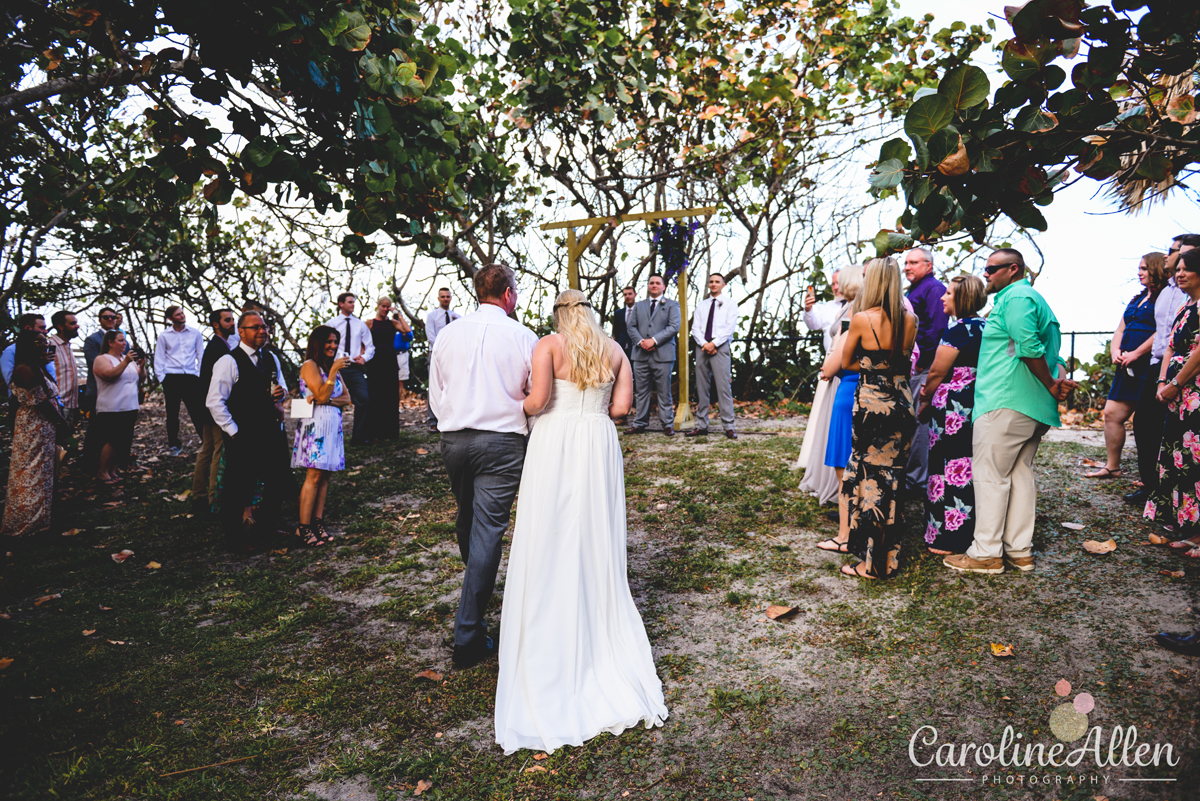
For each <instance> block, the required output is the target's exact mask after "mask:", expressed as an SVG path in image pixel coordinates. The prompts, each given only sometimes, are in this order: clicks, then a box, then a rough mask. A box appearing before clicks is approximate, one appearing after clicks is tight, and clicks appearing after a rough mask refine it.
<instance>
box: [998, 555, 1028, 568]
mask: <svg viewBox="0 0 1200 801" xmlns="http://www.w3.org/2000/svg"><path fill="white" fill-rule="evenodd" d="M1004 564H1005V565H1007V566H1008V567H1014V568H1016V569H1017V570H1024V571H1029V570H1033V557H1032V556H1009V555H1008V554H1004Z"/></svg>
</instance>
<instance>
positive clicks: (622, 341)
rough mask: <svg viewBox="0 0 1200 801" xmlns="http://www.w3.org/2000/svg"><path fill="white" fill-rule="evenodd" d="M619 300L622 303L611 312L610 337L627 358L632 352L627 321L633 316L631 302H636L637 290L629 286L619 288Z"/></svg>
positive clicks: (631, 341) (631, 340)
mask: <svg viewBox="0 0 1200 801" xmlns="http://www.w3.org/2000/svg"><path fill="white" fill-rule="evenodd" d="M621 300H622V301H623V302H624V305H623V306H622V307H621V308H619V309H617V310H616V311H615V312H613V323H612V330H613V333H612V338H613V339H615V340H616V341H617V344H618V345H620V346H621V350H622V351H624V352H625V358H626V359H628V358H629V357H630V355H631V354H632V353H633V339H632V336H631V333H630V330H629V321H630V320H631V319H632V318H633V304H635V303H637V290H635V289H634V288H633V287H631V286H627V287H625V288H624V289H623V290H621Z"/></svg>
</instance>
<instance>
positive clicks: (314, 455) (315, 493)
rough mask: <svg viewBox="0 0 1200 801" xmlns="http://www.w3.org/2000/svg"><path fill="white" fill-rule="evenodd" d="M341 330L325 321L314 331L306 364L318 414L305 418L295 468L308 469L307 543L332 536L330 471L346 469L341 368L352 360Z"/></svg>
mask: <svg viewBox="0 0 1200 801" xmlns="http://www.w3.org/2000/svg"><path fill="white" fill-rule="evenodd" d="M340 340H341V335H340V334H339V333H338V332H337V329H335V328H330V327H329V326H325V325H319V326H317V327H316V328H315V329H313V332H312V333H311V334H309V335H308V347H307V348H306V349H305V352H304V358H305V362H304V364H302V365H300V397H301V398H303V399H304V400H306V401H309V402H310V403H312V417H309V418H301V420H300V424H299V425H298V426H296V440H295V444H294V445H293V447H292V467H304V468H307V470H308V472H307V473H306V474H305V476H304V486H303V487H302V488H301V489H300V525H299V527H298V528H297V529H296V536H297V537H298V538H299V539H300V541H301V542H303V543H304V544H305V545H308V546H314V545H324V544H325V543H326V542H330V541H331V540H332V537H330V536H329V532H327V531H326V530H325V493H326V492H327V490H328V489H329V474H330V473H331V472H333V471H335V470H345V469H346V445H345V439H344V437H343V434H342V407H343V406H348V405H350V395H349V393H347V392H346V390H345V386H344V385H343V384H342V379H341V378H339V377H338V372H339V371H340V370H341V369H342V368H343V367H345V366H346V365H347V364H349V363H350V360H349V359H347V358H345V357H339V356H338V355H337V353H338V342H339V341H340Z"/></svg>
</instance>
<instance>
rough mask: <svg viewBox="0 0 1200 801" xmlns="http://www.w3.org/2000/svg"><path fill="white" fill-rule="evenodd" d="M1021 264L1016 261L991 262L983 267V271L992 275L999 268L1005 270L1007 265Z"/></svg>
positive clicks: (1015, 265) (1017, 265)
mask: <svg viewBox="0 0 1200 801" xmlns="http://www.w3.org/2000/svg"><path fill="white" fill-rule="evenodd" d="M1020 266H1021V265H1019V264H1017V263H1016V262H1015V261H1008V262H1005V263H1004V264H989V265H988V266H986V267H984V268H983V271H984V273H986V274H987V275H992V274H993V273H995V272H996V271H997V270H1003V269H1004V268H1005V267H1020Z"/></svg>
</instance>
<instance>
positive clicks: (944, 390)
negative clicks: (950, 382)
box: [933, 384, 950, 409]
mask: <svg viewBox="0 0 1200 801" xmlns="http://www.w3.org/2000/svg"><path fill="white" fill-rule="evenodd" d="M949 395H950V388H949V387H948V386H946V385H945V384H942V385H941V386H940V387H938V388H937V390H936V391H935V392H934V393H933V407H934V408H935V409H945V408H946V398H947V397H949Z"/></svg>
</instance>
